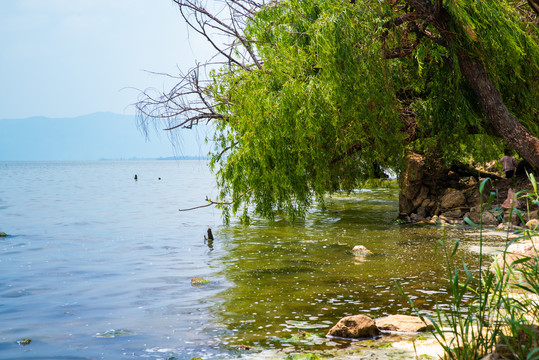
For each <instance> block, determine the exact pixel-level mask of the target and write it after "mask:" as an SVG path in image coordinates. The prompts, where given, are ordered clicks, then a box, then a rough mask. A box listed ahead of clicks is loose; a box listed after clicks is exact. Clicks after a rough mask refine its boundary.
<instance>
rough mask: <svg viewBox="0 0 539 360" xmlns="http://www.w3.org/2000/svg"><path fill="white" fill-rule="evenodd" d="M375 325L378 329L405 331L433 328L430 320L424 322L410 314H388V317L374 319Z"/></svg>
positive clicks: (414, 331) (423, 330)
mask: <svg viewBox="0 0 539 360" xmlns="http://www.w3.org/2000/svg"><path fill="white" fill-rule="evenodd" d="M376 326H377V327H378V328H379V329H380V330H387V331H397V332H405V333H418V332H425V331H430V330H434V325H433V324H432V323H431V322H430V320H426V323H424V322H423V321H422V320H421V319H420V318H419V317H417V316H410V315H389V316H388V317H385V318H382V319H378V320H376Z"/></svg>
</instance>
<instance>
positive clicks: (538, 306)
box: [397, 174, 539, 360]
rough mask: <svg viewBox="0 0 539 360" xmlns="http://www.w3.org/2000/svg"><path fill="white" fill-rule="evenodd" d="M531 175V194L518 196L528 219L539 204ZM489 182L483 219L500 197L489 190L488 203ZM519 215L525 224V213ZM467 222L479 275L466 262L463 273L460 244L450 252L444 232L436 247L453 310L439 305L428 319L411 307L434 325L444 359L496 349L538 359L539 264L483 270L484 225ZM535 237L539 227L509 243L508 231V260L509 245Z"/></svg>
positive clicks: (516, 262)
mask: <svg viewBox="0 0 539 360" xmlns="http://www.w3.org/2000/svg"><path fill="white" fill-rule="evenodd" d="M528 177H529V179H530V182H531V183H532V185H533V192H519V193H517V194H516V196H517V197H518V198H519V199H524V200H526V202H527V205H528V206H527V209H528V218H529V204H530V203H533V204H536V205H539V195H538V192H537V182H536V180H535V178H534V176H533V174H529V175H528ZM488 181H490V179H485V180H484V181H482V182H481V183H480V187H479V192H480V195H481V196H480V199H481V203H480V204H481V213H480V214H481V219H482V215H483V213H484V212H485V211H488V209H489V208H490V206H491V204H492V201H493V200H494V198H495V197H496V193H494V192H491V193H490V195H489V198H488V201H487V203H486V204H484V201H483V193H484V191H485V185H486V183H487V182H488ZM512 213H513V209H510V214H509V220H508V221H509V223H508V229H509V228H510V226H509V225H510V221H511V220H510V219H511V216H512ZM519 216H520V217H521V219H522V220H524V219H523V218H522V214H519ZM465 220H466V222H467V223H468V224H469V225H471V226H473V227H475V228H477V229H478V230H479V252H480V255H479V256H480V257H479V271H478V272H477V273H472V272H471V271H470V270H469V269H468V267H467V266H466V264H465V263H464V262H463V263H462V269H461V270H460V271H459V269H458V267H457V264H456V260H455V254H456V252H457V250H458V247H459V244H460V242H459V241H458V239H457V240H456V242H455V245H454V246H453V247H452V248H451V247H450V246H449V244H448V243H447V242H446V241H445V232H444V236H443V238H442V240H440V241H439V242H438V244H437V248H438V247H439V248H440V249H441V250H442V253H443V257H444V260H445V262H446V267H447V277H448V281H449V284H448V285H449V286H448V292H449V295H450V304H449V308H448V309H447V308H445V309H444V308H442V307H441V306H439V305H437V306H436V309H435V315H434V316H429V315H424V314H421V313H420V312H419V311H418V309H417V308H416V307H415V305H414V303H413V301H412V300H411V299H410V298H408V300H409V302H410V304H411V305H412V307H413V308H414V309H415V311H416V312H417V314H418V315H419V316H420V317H421V319H423V321H426V319H429V320H430V321H431V322H432V323H433V325H434V330H433V334H434V336H435V338H436V340H437V341H438V343H439V344H440V345H441V346H442V348H443V350H444V352H445V355H444V358H445V359H454V360H464V359H466V360H467V359H481V358H482V357H484V356H485V355H487V354H489V353H491V352H493V351H494V350H496V352H497V353H498V354H499V355H500V356H502V357H499V358H504V359H527V360H531V359H539V331H538V329H539V327H538V326H537V324H539V264H538V261H537V260H534V259H531V258H529V257H521V258H518V259H517V260H514V261H512V262H511V263H510V264H507V265H504V266H502V267H500V266H492V267H490V266H489V267H488V268H487V269H483V224H482V221H480V223H479V224H474V223H473V222H472V221H471V220H470V219H468V218H466V219H465ZM537 235H538V232H537V229H534V230H525V231H520V232H519V237H518V238H517V239H514V240H511V241H509V230H507V237H506V240H507V241H506V246H505V249H504V252H503V253H504V258H505V256H506V255H507V254H508V251H507V248H508V247H509V245H511V244H512V243H514V242H515V241H518V240H521V239H528V240H530V239H532V237H533V236H537ZM397 286H398V285H397ZM399 289H400V291H401V292H402V293H403V294H404V292H403V291H402V289H401V288H400V287H399ZM534 324H536V325H534Z"/></svg>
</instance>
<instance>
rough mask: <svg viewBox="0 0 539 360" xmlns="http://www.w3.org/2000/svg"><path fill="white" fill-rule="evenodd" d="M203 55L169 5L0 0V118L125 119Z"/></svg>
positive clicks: (164, 0)
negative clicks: (144, 94)
mask: <svg viewBox="0 0 539 360" xmlns="http://www.w3.org/2000/svg"><path fill="white" fill-rule="evenodd" d="M210 54H211V50H210V49H208V48H207V46H206V44H205V43H204V42H202V41H200V40H199V41H197V39H196V37H195V36H194V34H189V33H188V31H187V27H186V25H185V23H184V22H183V19H182V18H181V16H180V14H179V12H178V9H177V7H176V6H175V5H174V3H173V2H172V1H171V0H5V1H0V119H14V118H27V117H31V116H46V117H75V116H79V115H85V114H89V113H93V112H114V113H119V114H133V113H134V112H135V110H134V108H133V107H132V106H130V105H131V104H133V103H134V102H136V101H137V97H138V94H139V93H138V92H137V91H136V90H134V89H132V88H138V89H145V88H149V87H156V88H159V89H163V88H165V89H166V88H168V87H169V86H170V85H171V84H170V83H167V82H166V81H168V80H167V79H166V78H164V77H159V76H156V75H153V74H149V73H148V71H150V72H161V73H162V72H165V73H170V74H177V73H178V68H180V69H182V70H184V71H185V70H187V69H188V68H189V67H191V66H192V65H194V64H195V59H200V60H203V59H205V58H207V57H208V55H210Z"/></svg>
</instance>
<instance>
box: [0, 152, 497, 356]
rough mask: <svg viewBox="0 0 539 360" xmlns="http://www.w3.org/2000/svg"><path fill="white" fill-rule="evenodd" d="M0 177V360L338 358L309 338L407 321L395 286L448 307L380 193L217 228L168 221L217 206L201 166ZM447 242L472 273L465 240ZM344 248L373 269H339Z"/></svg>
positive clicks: (413, 239) (416, 235)
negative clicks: (303, 213)
mask: <svg viewBox="0 0 539 360" xmlns="http://www.w3.org/2000/svg"><path fill="white" fill-rule="evenodd" d="M0 174H1V175H0V232H6V233H7V234H9V235H10V236H8V237H5V238H0V324H1V325H0V358H2V359H126V358H137V359H138V358H144V359H191V358H194V357H201V358H203V359H229V358H237V357H239V356H244V357H253V356H254V357H255V358H256V356H257V354H260V351H263V353H264V354H265V353H266V352H268V351H269V352H270V353H271V354H272V355H271V356H274V357H276V358H279V356H281V355H280V354H286V353H287V352H291V351H300V352H301V351H311V350H324V349H330V348H332V347H333V348H335V347H338V348H343V347H346V346H348V343H347V342H335V341H331V340H330V339H326V338H325V337H324V334H325V333H326V332H327V330H328V329H329V328H330V327H331V326H332V325H333V324H335V323H336V322H337V321H338V320H339V319H340V318H342V317H343V316H346V315H352V314H366V315H369V316H371V317H373V318H376V317H381V316H384V315H387V314H411V313H412V309H411V308H410V305H409V303H408V300H407V299H406V298H405V296H403V295H402V294H401V293H400V292H399V291H398V290H397V287H396V283H399V284H400V285H401V287H402V288H403V289H404V291H405V292H406V293H407V295H408V296H410V297H411V298H412V299H413V300H414V302H415V304H416V306H417V307H418V308H419V309H421V310H423V311H425V312H427V313H428V312H430V313H432V310H433V309H434V306H435V304H436V303H437V302H439V303H442V304H443V303H444V302H446V301H447V299H446V293H445V290H446V283H447V281H446V280H445V277H444V274H445V267H444V262H443V258H442V257H441V256H440V251H439V249H438V252H436V250H435V247H436V246H435V245H436V243H437V242H438V241H439V240H440V239H442V237H443V231H442V229H441V228H440V227H436V226H413V225H399V224H397V223H395V222H394V220H395V218H396V216H397V209H398V202H397V195H398V193H397V190H396V189H394V188H388V189H383V188H381V189H369V190H358V191H356V192H354V193H353V194H349V195H342V196H334V197H331V198H328V203H327V209H324V210H322V209H319V208H316V207H315V208H313V209H312V211H311V212H310V214H309V215H308V216H307V218H306V219H304V220H301V221H298V222H295V223H290V222H288V221H285V220H282V219H277V220H276V221H274V222H268V221H265V220H259V219H254V220H253V222H252V224H250V225H249V226H245V225H242V224H240V223H238V222H237V221H232V223H231V224H230V225H228V226H224V225H223V224H222V218H221V215H220V212H219V210H217V209H215V208H213V207H206V208H202V209H198V210H194V211H188V212H180V211H178V209H180V208H190V207H194V206H198V205H203V204H204V203H205V202H204V199H205V198H206V196H207V197H209V198H215V195H216V194H217V193H218V190H217V189H216V186H215V180H214V178H213V177H212V175H211V174H210V173H209V170H208V169H207V166H206V163H205V162H203V161H99V162H0ZM135 174H137V178H138V180H136V181H135V179H134V175H135ZM208 227H210V228H211V229H212V231H213V234H214V237H215V240H214V241H213V242H208V241H205V239H204V235H205V234H206V231H207V229H208ZM446 232H447V234H446V238H447V239H448V241H449V242H452V241H453V240H454V239H456V238H460V239H461V241H462V243H463V245H462V246H461V249H460V250H459V260H464V261H466V263H467V264H470V267H471V268H472V269H477V255H476V253H475V252H474V251H471V250H470V249H473V248H474V247H476V245H477V243H478V237H477V234H475V233H473V232H471V231H470V230H469V229H466V228H449V229H447V231H446ZM496 241H497V240H496V239H487V243H489V242H490V243H492V244H496ZM359 244H361V245H364V246H366V247H367V248H368V249H370V250H372V251H373V253H374V254H373V255H369V256H354V254H353V253H352V251H351V249H352V248H353V246H355V245H359ZM193 277H202V278H204V279H207V280H209V281H210V283H208V284H206V285H201V286H193V285H192V284H191V279H192V278H193ZM298 331H308V332H309V333H316V334H318V335H317V336H316V337H312V338H310V339H309V340H308V341H307V340H306V341H294V335H295V334H297V333H298ZM24 338H28V339H31V343H30V344H29V345H26V346H24V345H21V344H19V343H18V341H20V340H21V339H24ZM241 346H248V347H249V348H251V349H252V350H251V351H248V352H245V351H243V350H242V349H241Z"/></svg>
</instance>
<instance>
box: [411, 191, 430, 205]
mask: <svg viewBox="0 0 539 360" xmlns="http://www.w3.org/2000/svg"><path fill="white" fill-rule="evenodd" d="M428 194H429V188H428V187H426V186H421V189H420V190H419V193H418V194H417V195H416V196H415V197H414V198H413V199H412V204H413V206H414V208H417V207H418V206H419V205H421V204H422V203H423V201H425V200H427V195H428Z"/></svg>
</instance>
